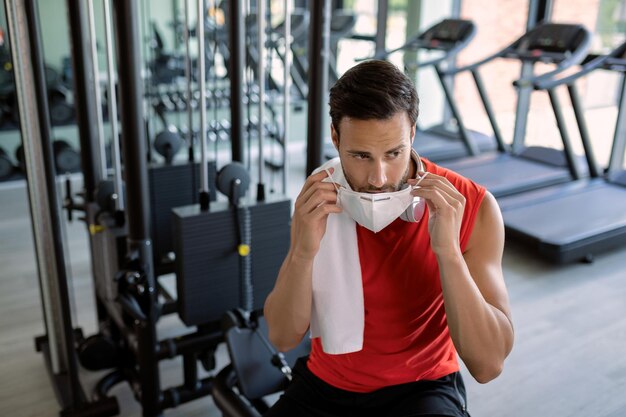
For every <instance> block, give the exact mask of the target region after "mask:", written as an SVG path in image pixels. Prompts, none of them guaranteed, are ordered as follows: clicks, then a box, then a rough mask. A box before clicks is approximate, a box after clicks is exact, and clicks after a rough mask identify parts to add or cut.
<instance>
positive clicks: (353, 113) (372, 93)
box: [329, 60, 419, 133]
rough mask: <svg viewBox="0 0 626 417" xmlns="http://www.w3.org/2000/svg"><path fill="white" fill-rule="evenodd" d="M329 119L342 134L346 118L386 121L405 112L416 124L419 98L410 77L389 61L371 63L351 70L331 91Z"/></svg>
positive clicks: (362, 64)
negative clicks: (343, 120) (342, 125)
mask: <svg viewBox="0 0 626 417" xmlns="http://www.w3.org/2000/svg"><path fill="white" fill-rule="evenodd" d="M329 104H330V118H331V121H332V123H333V127H334V128H335V130H336V131H337V133H339V123H340V122H341V119H343V118H344V117H350V118H353V119H357V120H373V119H374V120H386V119H389V118H391V117H393V115H395V114H396V113H398V112H401V111H405V112H406V113H407V116H409V120H410V121H411V125H415V123H416V122H417V116H418V114H419V108H418V106H419V98H418V97H417V91H416V90H415V86H414V85H413V82H412V81H411V79H410V78H409V77H407V76H406V75H405V74H404V73H403V72H402V71H400V70H399V69H398V67H396V66H395V65H393V64H392V63H390V62H387V61H379V60H371V61H365V62H362V63H360V64H358V65H356V66H354V67H352V68H350V69H349V70H348V71H347V72H346V73H345V74H343V76H342V77H341V78H340V79H339V80H338V81H337V82H336V83H335V85H334V86H333V87H332V88H331V89H330V103H329Z"/></svg>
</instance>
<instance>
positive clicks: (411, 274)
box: [308, 159, 485, 392]
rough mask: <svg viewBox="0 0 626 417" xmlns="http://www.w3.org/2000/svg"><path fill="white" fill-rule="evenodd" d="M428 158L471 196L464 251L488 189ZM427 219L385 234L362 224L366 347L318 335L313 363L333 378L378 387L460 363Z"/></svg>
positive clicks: (351, 387) (341, 383) (437, 373)
mask: <svg viewBox="0 0 626 417" xmlns="http://www.w3.org/2000/svg"><path fill="white" fill-rule="evenodd" d="M423 161H424V163H425V166H426V171H428V172H431V173H434V174H437V175H441V176H444V177H446V178H447V179H448V180H449V181H450V182H451V183H452V184H453V185H454V186H455V187H456V188H457V189H458V190H459V192H461V194H463V195H464V196H465V198H466V205H465V212H464V214H463V222H462V225H461V235H460V244H461V250H462V251H465V247H466V246H467V242H468V241H469V237H470V235H471V233H472V228H473V226H474V221H475V218H476V213H477V212H478V208H479V207H480V204H481V202H482V199H483V197H484V195H485V189H484V188H483V187H481V186H479V185H477V184H475V183H474V182H472V181H470V180H469V179H467V178H464V177H461V176H460V175H458V174H456V173H454V172H452V171H449V170H447V169H445V168H442V167H439V166H437V165H435V164H434V163H432V162H430V161H428V160H426V159H423ZM427 219H428V213H425V214H424V219H423V220H422V221H421V222H419V223H408V222H405V221H403V220H401V219H397V220H396V221H394V222H393V223H392V224H390V225H389V226H387V227H386V228H385V229H383V230H381V231H380V232H378V233H373V232H371V231H369V230H368V229H365V228H364V227H361V226H359V225H356V227H357V239H358V247H359V259H360V263H361V272H362V278H363V295H364V300H365V330H364V341H363V349H362V350H360V351H358V352H353V353H348V354H340V355H329V354H326V353H324V351H323V349H322V344H321V341H320V339H319V338H314V339H313V340H312V346H311V354H310V356H309V360H308V367H309V369H310V370H311V372H313V373H314V374H315V375H316V376H317V377H319V378H320V379H322V380H323V381H325V382H326V383H328V384H330V385H333V386H335V387H337V388H340V389H344V390H347V391H353V392H371V391H374V390H377V389H380V388H383V387H386V386H390V385H397V384H403V383H407V382H412V381H418V380H426V379H428V380H433V379H438V378H441V377H443V376H445V375H448V374H450V373H452V372H455V371H458V370H459V364H458V361H457V355H456V349H455V348H454V344H453V343H452V339H451V338H450V333H449V330H448V324H447V321H446V312H445V309H444V305H443V293H442V289H441V281H440V278H439V266H438V264H437V259H436V258H435V254H434V253H433V252H432V250H431V248H430V237H429V234H428V220H427Z"/></svg>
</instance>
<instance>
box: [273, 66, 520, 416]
mask: <svg viewBox="0 0 626 417" xmlns="http://www.w3.org/2000/svg"><path fill="white" fill-rule="evenodd" d="M330 115H331V119H332V125H331V134H332V140H333V143H334V145H335V147H336V148H337V150H338V152H339V159H338V160H334V161H330V162H328V163H327V164H325V165H324V166H323V167H322V169H320V170H318V171H316V172H315V173H314V174H313V175H311V176H310V177H309V178H308V179H307V180H306V183H305V184H304V186H303V188H302V191H301V192H300V195H299V196H298V198H297V199H296V202H295V211H294V215H293V219H292V226H291V247H290V250H289V253H288V255H287V257H286V259H285V261H284V263H283V265H282V267H281V270H280V272H279V276H278V279H277V281H276V285H275V287H274V289H273V291H272V292H271V293H270V295H269V296H268V298H267V300H266V303H265V317H266V320H267V323H268V326H269V335H270V340H271V341H272V342H273V343H274V344H275V345H276V346H277V347H278V349H279V350H281V351H287V350H290V349H292V348H293V347H295V346H297V345H298V344H299V343H300V341H301V340H302V338H303V337H304V336H305V335H306V334H307V331H308V330H309V328H310V329H311V330H312V333H313V334H312V336H313V339H312V349H311V354H310V356H309V357H308V359H307V360H306V362H305V361H304V360H300V361H299V362H298V363H297V364H296V366H295V368H294V375H295V376H294V380H293V381H292V383H291V385H290V386H289V387H288V389H287V390H286V392H285V393H284V394H283V396H282V397H281V398H280V399H279V401H277V403H276V404H275V405H274V406H273V407H272V409H271V410H270V411H269V412H268V413H267V414H266V415H267V416H365V415H368V416H369V415H371V416H390V417H392V416H413V415H420V416H422V415H445V416H466V415H468V413H467V409H466V400H465V388H464V386H463V382H462V379H461V376H460V374H459V364H458V361H457V353H458V356H460V357H461V359H462V360H463V362H464V363H465V365H466V366H467V368H468V370H469V372H470V373H471V375H472V376H473V377H474V378H475V379H476V380H477V381H478V382H480V383H486V382H488V381H490V380H492V379H494V378H496V377H497V376H498V375H499V374H500V372H501V371H502V367H503V363H504V359H505V358H506V357H507V355H508V354H509V352H510V351H511V348H512V346H513V326H512V323H511V318H510V311H509V303H508V295H507V291H506V287H505V284H504V279H503V274H502V265H501V261H502V252H503V246H504V227H503V223H502V217H501V213H500V210H499V208H498V205H497V203H496V201H495V199H494V197H493V196H492V195H491V194H490V193H489V192H487V191H486V190H485V189H484V188H483V187H481V186H479V185H477V184H475V183H473V182H471V181H470V180H468V179H466V178H463V177H461V176H459V175H458V174H455V173H453V172H451V171H448V170H446V169H444V168H441V167H439V166H437V165H435V164H433V163H432V162H430V161H428V160H427V159H424V158H420V157H419V156H417V155H416V154H415V153H414V152H413V151H412V146H411V145H412V143H413V139H414V136H415V129H416V127H415V126H416V121H417V116H418V98H417V93H416V91H415V87H414V86H413V84H412V82H411V81H410V80H409V79H408V78H407V77H406V76H405V75H404V74H403V73H402V72H401V71H400V70H398V69H397V68H396V67H395V66H394V65H392V64H390V63H388V62H384V61H375V60H374V61H367V62H364V63H361V64H359V65H357V66H355V67H353V68H352V69H350V70H349V71H348V72H346V73H345V74H344V75H343V76H342V77H341V79H340V80H339V81H338V82H337V83H336V84H335V85H334V86H333V88H332V89H331V91H330ZM418 184H419V185H418ZM407 193H410V197H409V198H410V199H413V202H411V201H410V199H409V200H406V199H405V196H406V194H407ZM378 196H380V197H381V198H378ZM377 198H378V199H377ZM407 201H408V203H407ZM397 202H402V203H403V206H402V207H401V208H400V209H401V210H404V208H406V207H407V205H408V206H409V209H408V210H409V211H410V210H414V211H413V213H414V214H415V213H417V214H416V217H417V219H413V220H414V221H410V219H407V218H406V217H407V216H406V213H404V212H403V213H402V215H403V216H400V218H397V217H398V213H397V212H398V210H397V207H395V208H394V207H392V205H395V206H398V204H399V203H397ZM416 202H417V203H416ZM420 202H422V203H423V202H425V204H424V206H426V207H427V208H426V214H424V217H423V218H422V219H421V220H420V219H419V217H420V210H419V207H420ZM390 215H391V216H392V217H393V218H392V219H391V220H392V221H391V223H389V224H385V223H386V220H385V217H389V216H390ZM409 217H410V216H409ZM381 219H382V220H381ZM407 220H409V221H407ZM415 220H419V221H415ZM381 227H382V228H381ZM338 228H343V229H341V230H342V231H341V233H337V230H338ZM379 229H380V230H379ZM352 231H354V233H353V232H352ZM353 236H355V237H353ZM351 246H353V247H354V250H353V252H350V249H349V248H350V247H351ZM346 248H348V249H346ZM336 253H339V255H337V256H335V255H336ZM322 254H323V255H322ZM322 258H323V259H322ZM346 264H347V265H351V266H350V267H349V268H346V267H345V265H346ZM353 270H356V271H357V272H356V275H357V276H358V277H359V278H358V284H357V285H353V284H350V283H349V282H348V283H346V282H347V281H349V278H346V277H348V276H351V275H354V274H353V272H352V271H353ZM334 271H340V272H337V273H335V272H334ZM328 275H331V277H330V278H329V277H328ZM346 288H349V289H348V290H346ZM337 292H340V293H341V295H340V296H336V294H337ZM355 294H356V296H355ZM333 297H335V300H334V301H333ZM342 299H344V300H346V301H345V302H344V303H343V304H344V305H341V304H342V303H341V300H342ZM329 300H330V301H329ZM353 317H357V318H356V319H354V320H353ZM342 323H347V324H345V325H343V324H342ZM360 325H362V327H359V326H360ZM355 328H356V329H357V330H356V331H353V330H352V329H355ZM346 333H348V334H347V335H346Z"/></svg>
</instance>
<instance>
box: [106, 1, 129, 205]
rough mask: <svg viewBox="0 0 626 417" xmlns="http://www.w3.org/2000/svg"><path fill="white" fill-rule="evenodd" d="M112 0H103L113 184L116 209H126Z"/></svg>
mask: <svg viewBox="0 0 626 417" xmlns="http://www.w3.org/2000/svg"><path fill="white" fill-rule="evenodd" d="M110 1H111V0H103V5H104V41H105V45H106V58H107V95H108V100H107V105H108V108H109V123H110V124H111V136H112V137H111V156H112V158H113V161H112V162H113V185H114V190H115V194H117V199H116V200H115V208H116V210H119V211H122V210H124V207H125V204H124V190H123V188H122V158H121V156H120V141H119V137H120V129H119V125H118V120H117V92H116V91H115V67H114V66H113V35H112V33H111V3H110Z"/></svg>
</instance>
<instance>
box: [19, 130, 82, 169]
mask: <svg viewBox="0 0 626 417" xmlns="http://www.w3.org/2000/svg"><path fill="white" fill-rule="evenodd" d="M52 152H53V155H54V167H55V169H56V172H57V174H65V173H67V172H77V171H80V154H79V153H78V152H77V151H76V150H75V149H73V148H72V146H71V145H70V144H69V143H67V142H66V141H64V140H62V139H58V140H55V141H54V142H52ZM15 159H17V164H18V167H19V169H20V170H21V171H22V172H23V173H24V174H26V166H25V164H24V147H23V145H20V146H18V147H17V149H16V150H15Z"/></svg>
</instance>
